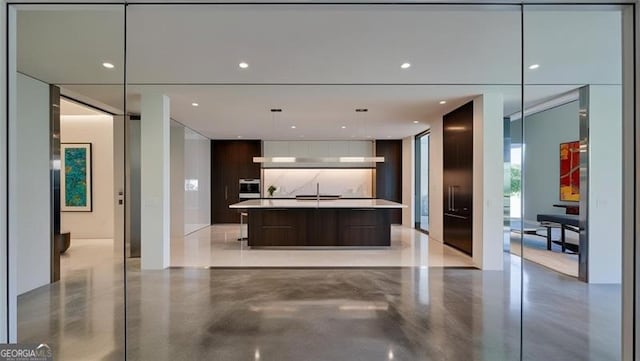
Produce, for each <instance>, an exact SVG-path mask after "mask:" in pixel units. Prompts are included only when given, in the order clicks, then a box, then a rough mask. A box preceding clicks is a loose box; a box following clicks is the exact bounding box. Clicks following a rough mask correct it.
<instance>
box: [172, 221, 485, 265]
mask: <svg viewBox="0 0 640 361" xmlns="http://www.w3.org/2000/svg"><path fill="white" fill-rule="evenodd" d="M242 234H243V235H244V236H246V234H247V233H246V225H245V227H244V228H243V232H242ZM239 236H240V227H239V226H238V225H237V224H216V225H213V226H211V227H206V228H204V229H201V230H199V231H197V232H193V233H191V234H189V235H187V236H185V237H172V239H171V265H172V266H174V267H244V268H246V267H443V266H445V267H472V266H473V262H472V259H471V257H469V256H467V255H466V254H464V253H462V252H460V251H458V250H455V249H453V248H451V247H447V246H444V245H443V244H442V242H439V241H436V240H433V239H430V238H429V236H427V235H426V234H424V233H422V232H418V231H416V230H415V229H412V228H409V227H402V226H392V227H391V247H378V248H375V247H373V248H365V249H363V248H347V249H344V248H343V249H335V248H329V249H293V250H292V249H251V248H249V247H247V242H246V241H243V242H239V241H238V240H237V239H238V238H239Z"/></svg>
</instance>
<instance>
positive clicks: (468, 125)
mask: <svg viewBox="0 0 640 361" xmlns="http://www.w3.org/2000/svg"><path fill="white" fill-rule="evenodd" d="M442 123H443V157H444V159H443V166H444V172H443V191H444V197H443V213H444V243H445V244H447V245H450V246H452V247H454V248H457V249H459V250H461V251H463V252H464V253H467V254H468V255H472V251H473V242H472V222H473V212H472V209H473V101H471V102H469V103H467V104H465V105H463V106H461V107H460V108H458V109H456V110H454V111H452V112H451V113H448V114H446V115H445V116H444V117H443V119H442Z"/></svg>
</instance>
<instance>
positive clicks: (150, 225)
mask: <svg viewBox="0 0 640 361" xmlns="http://www.w3.org/2000/svg"><path fill="white" fill-rule="evenodd" d="M141 110H142V111H141V120H140V129H141V130H140V132H141V141H140V143H141V144H140V158H141V159H140V174H141V175H140V178H141V180H140V181H141V182H140V184H141V186H140V188H141V189H140V193H141V203H142V207H141V210H140V212H141V216H140V223H141V224H140V233H141V234H140V237H141V247H142V249H141V258H142V260H141V267H142V269H163V268H167V267H169V259H170V247H169V240H170V234H171V233H170V222H171V217H170V191H169V184H170V179H169V176H170V175H169V169H170V167H169V157H170V151H169V150H170V140H169V139H170V138H169V137H170V120H169V97H167V96H166V95H163V94H161V93H158V92H154V91H148V92H144V93H143V94H142V105H141Z"/></svg>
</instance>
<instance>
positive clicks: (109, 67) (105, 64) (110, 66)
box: [102, 63, 116, 69]
mask: <svg viewBox="0 0 640 361" xmlns="http://www.w3.org/2000/svg"><path fill="white" fill-rule="evenodd" d="M102 66H104V67H105V68H107V69H113V68H115V67H116V66H115V65H113V64H111V63H102Z"/></svg>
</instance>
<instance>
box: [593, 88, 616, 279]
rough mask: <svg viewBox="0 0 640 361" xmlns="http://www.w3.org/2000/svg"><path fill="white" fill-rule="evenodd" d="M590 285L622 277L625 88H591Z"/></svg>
mask: <svg viewBox="0 0 640 361" xmlns="http://www.w3.org/2000/svg"><path fill="white" fill-rule="evenodd" d="M588 201H589V206H588V207H589V211H588V212H589V213H588V222H587V223H588V237H589V283H620V282H621V278H622V274H621V272H622V89H621V87H620V86H616V85H613V86H605V85H591V86H589V199H588Z"/></svg>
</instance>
